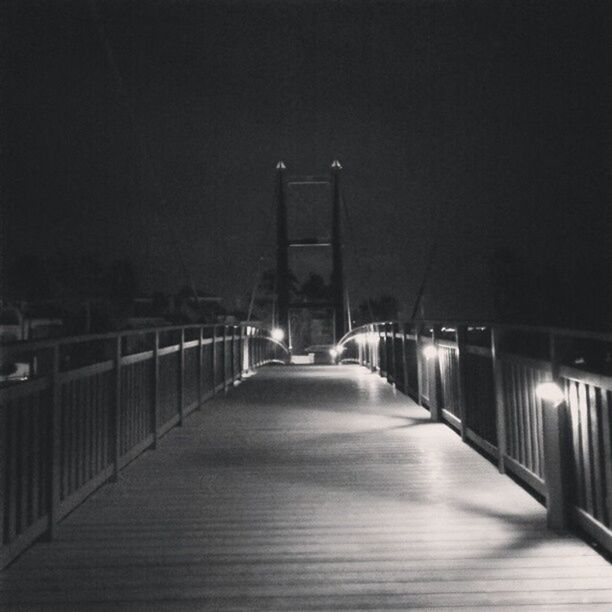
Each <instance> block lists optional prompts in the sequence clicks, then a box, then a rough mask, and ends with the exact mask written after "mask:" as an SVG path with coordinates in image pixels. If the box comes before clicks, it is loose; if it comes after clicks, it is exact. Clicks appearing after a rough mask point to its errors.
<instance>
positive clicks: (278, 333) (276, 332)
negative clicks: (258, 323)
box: [272, 327, 285, 342]
mask: <svg viewBox="0 0 612 612" xmlns="http://www.w3.org/2000/svg"><path fill="white" fill-rule="evenodd" d="M284 338H285V332H284V331H283V330H282V329H281V328H280V327H275V328H274V329H273V330H272V339H273V340H278V341H279V342H282V341H283V340H284Z"/></svg>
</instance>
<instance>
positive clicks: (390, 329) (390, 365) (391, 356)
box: [385, 323, 397, 385]
mask: <svg viewBox="0 0 612 612" xmlns="http://www.w3.org/2000/svg"><path fill="white" fill-rule="evenodd" d="M389 334H391V335H390V336H389ZM385 335H386V337H387V382H388V383H392V384H394V385H397V380H396V379H397V376H396V374H395V323H386V324H385Z"/></svg>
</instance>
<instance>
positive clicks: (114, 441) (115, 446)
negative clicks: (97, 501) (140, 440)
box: [108, 335, 121, 482]
mask: <svg viewBox="0 0 612 612" xmlns="http://www.w3.org/2000/svg"><path fill="white" fill-rule="evenodd" d="M113 400H114V401H113V411H112V414H111V423H110V425H111V439H110V440H109V442H108V446H109V448H110V449H111V453H112V462H113V474H112V476H111V480H112V481H113V482H117V479H118V475H119V455H120V451H121V336H119V335H118V336H117V337H116V338H115V397H114V398H113Z"/></svg>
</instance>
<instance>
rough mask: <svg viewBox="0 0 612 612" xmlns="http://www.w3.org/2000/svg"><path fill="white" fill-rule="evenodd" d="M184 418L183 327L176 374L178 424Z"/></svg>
mask: <svg viewBox="0 0 612 612" xmlns="http://www.w3.org/2000/svg"><path fill="white" fill-rule="evenodd" d="M184 418H185V328H184V327H182V328H181V331H180V341H179V375H178V426H179V427H182V426H183V420H184Z"/></svg>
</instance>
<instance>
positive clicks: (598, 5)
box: [2, 0, 612, 317]
mask: <svg viewBox="0 0 612 612" xmlns="http://www.w3.org/2000/svg"><path fill="white" fill-rule="evenodd" d="M3 6H4V8H3V9H2V11H3V16H2V21H3V23H4V24H5V25H4V27H5V33H4V36H3V40H4V47H5V53H4V57H5V59H4V62H5V63H4V66H3V68H4V69H5V70H6V75H7V78H6V79H5V84H6V85H7V86H6V88H5V92H4V94H3V98H4V100H3V113H2V119H3V127H2V133H3V135H4V138H3V141H4V145H3V156H4V160H3V176H2V180H3V185H2V187H3V231H4V235H5V245H4V249H3V251H4V256H5V259H6V260H10V259H11V258H12V257H14V256H15V255H16V254H19V253H26V252H27V253H32V252H33V253H37V254H40V255H42V256H51V255H54V254H56V253H58V252H59V253H68V254H75V253H84V252H89V253H94V254H97V255H98V256H99V257H100V258H101V259H102V260H110V259H114V258H117V257H129V258H131V259H132V260H133V261H134V263H135V264H136V266H137V269H138V271H139V275H140V276H141V278H142V279H143V284H144V288H145V289H166V290H173V289H175V288H177V286H178V285H180V284H182V273H181V266H180V262H179V257H178V254H177V247H176V242H177V238H178V241H180V249H181V251H182V252H183V256H184V258H185V260H186V262H187V267H188V268H189V269H190V271H191V273H192V275H193V276H194V278H195V281H196V284H197V285H198V286H200V287H202V288H203V289H205V290H208V291H210V292H215V293H219V294H221V295H223V296H225V297H226V298H228V299H231V298H233V297H235V296H237V297H242V296H244V294H245V293H247V292H248V290H249V289H250V286H251V284H252V279H253V276H254V273H255V269H256V266H257V259H258V257H260V256H261V255H269V256H272V255H273V252H274V226H273V217H272V203H273V189H274V183H273V180H274V166H275V164H276V162H277V161H278V160H279V159H283V160H284V161H285V163H286V164H287V166H288V168H289V170H290V172H292V173H297V174H299V173H305V174H322V173H326V172H327V171H328V168H329V165H330V163H331V161H332V160H333V159H334V158H338V159H339V160H340V161H341V162H342V165H343V167H344V171H343V184H344V189H345V191H344V193H345V198H346V201H347V205H348V207H349V210H350V215H351V217H352V224H353V226H354V237H351V236H350V235H345V243H346V259H347V262H346V265H347V276H348V285H349V289H350V291H351V295H352V299H353V301H357V300H358V299H360V298H362V297H364V296H365V295H367V294H372V295H377V294H379V293H381V292H382V291H386V292H388V293H392V294H395V295H396V296H397V297H399V298H400V299H401V300H402V302H403V303H404V304H405V309H406V310H408V311H409V310H410V307H411V303H412V300H413V299H414V295H415V293H416V288H417V286H418V284H419V282H420V280H421V275H422V271H423V266H424V262H425V260H426V256H427V252H428V250H429V248H430V245H431V241H432V236H433V235H434V234H436V235H437V236H438V242H439V248H438V249H437V251H436V255H435V258H434V261H433V264H432V271H431V277H430V279H429V284H428V289H427V292H426V297H425V306H426V314H427V315H428V316H456V317H488V316H490V314H491V304H492V288H491V283H492V279H491V273H490V262H491V257H492V253H493V251H494V249H495V248H499V247H505V248H509V249H512V250H514V251H515V252H516V253H517V256H518V257H523V258H525V260H526V262H527V265H528V267H529V268H530V269H532V270H533V271H534V273H537V274H539V273H540V272H541V270H544V269H546V268H547V266H548V265H549V264H550V263H553V262H554V263H555V264H556V265H557V266H558V267H559V269H560V270H561V271H562V274H569V273H570V272H571V271H572V270H575V269H579V267H580V265H581V264H580V262H582V261H586V260H588V259H589V258H601V257H605V256H609V252H610V246H609V244H608V241H609V237H610V228H611V225H612V223H611V213H610V206H611V202H610V196H611V182H612V181H611V178H612V165H611V162H612V159H611V157H612V156H611V138H610V133H611V119H610V112H611V109H612V104H611V103H612V87H611V84H610V66H612V63H611V62H610V59H611V49H612V45H611V44H610V32H612V27H611V26H612V19H611V13H612V10H611V8H612V3H610V2H582V1H581V2H564V1H554V2H553V1H551V2H546V1H538V2H533V1H532V0H528V1H519V0H516V1H513V2H504V1H499V2H479V1H471V2H468V1H463V2H455V1H444V2H442V1H412V2H411V1H406V2H367V3H365V2H363V3H362V2H331V1H327V2H306V1H300V2H293V1H286V0H284V1H282V2H281V1H279V2H237V1H234V2H204V1H198V2H190V1H173V0H165V1H163V2H160V1H154V0H149V1H147V2H129V1H127V0H121V1H116V2H114V1H113V2H107V1H104V0H98V1H97V6H98V10H99V14H100V15H101V21H102V22H103V25H104V30H105V32H106V35H107V42H108V45H109V47H110V49H111V50H112V53H113V56H114V60H115V63H116V65H117V67H118V70H119V73H120V74H121V76H122V79H123V81H124V84H125V91H122V90H121V88H120V87H119V86H118V83H117V81H116V78H115V75H114V73H113V71H112V70H111V67H110V65H109V62H108V57H107V56H106V54H105V49H104V46H103V44H102V42H101V40H100V38H99V37H98V30H97V27H96V23H95V20H94V19H93V17H92V12H91V10H90V4H89V2H83V1H81V0H79V1H78V2H76V1H74V2H71V1H56V2H51V1H49V2H30V1H27V0H20V1H19V2H14V3H8V4H7V3H4V4H3ZM130 107H131V108H132V109H133V110H134V120H132V119H131V118H130V114H129V112H128V109H129V108H130ZM156 185H158V186H159V188H157V187H156ZM159 193H161V194H162V196H163V198H164V200H165V203H163V204H162V203H160V198H159ZM437 216H439V224H438V228H437V230H436V229H435V228H436V218H437ZM353 239H354V241H355V242H357V243H358V244H357V248H358V249H359V251H360V253H361V258H360V259H361V262H360V263H359V262H358V261H356V258H355V256H354V254H353V248H352V246H351V244H350V242H351V240H353ZM572 273H573V272H572ZM594 282H595V284H596V285H597V284H599V286H601V285H606V284H609V283H610V279H609V278H596V279H595V281H594Z"/></svg>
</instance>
